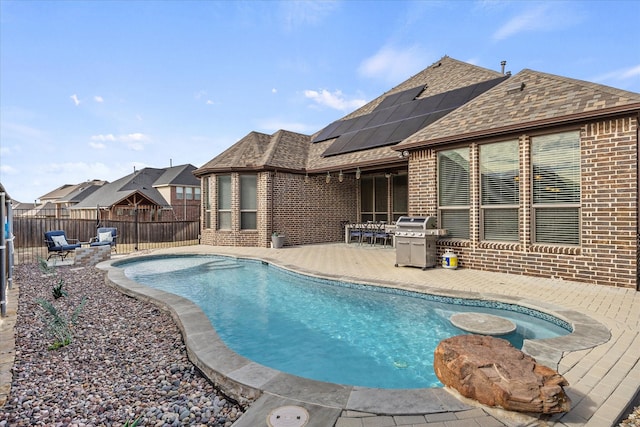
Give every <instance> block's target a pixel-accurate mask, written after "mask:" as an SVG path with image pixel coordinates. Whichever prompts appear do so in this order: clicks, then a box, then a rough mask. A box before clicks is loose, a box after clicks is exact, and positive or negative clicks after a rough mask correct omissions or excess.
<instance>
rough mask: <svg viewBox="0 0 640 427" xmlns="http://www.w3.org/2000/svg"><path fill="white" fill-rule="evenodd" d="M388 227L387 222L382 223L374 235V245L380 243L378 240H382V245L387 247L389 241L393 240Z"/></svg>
mask: <svg viewBox="0 0 640 427" xmlns="http://www.w3.org/2000/svg"><path fill="white" fill-rule="evenodd" d="M386 225H387V222H386V221H381V222H380V224H379V227H378V229H376V231H375V233H374V235H373V241H374V243H378V240H382V243H383V244H384V246H385V247H386V246H387V242H388V241H389V239H391V235H390V234H389V233H388V232H387V230H386Z"/></svg>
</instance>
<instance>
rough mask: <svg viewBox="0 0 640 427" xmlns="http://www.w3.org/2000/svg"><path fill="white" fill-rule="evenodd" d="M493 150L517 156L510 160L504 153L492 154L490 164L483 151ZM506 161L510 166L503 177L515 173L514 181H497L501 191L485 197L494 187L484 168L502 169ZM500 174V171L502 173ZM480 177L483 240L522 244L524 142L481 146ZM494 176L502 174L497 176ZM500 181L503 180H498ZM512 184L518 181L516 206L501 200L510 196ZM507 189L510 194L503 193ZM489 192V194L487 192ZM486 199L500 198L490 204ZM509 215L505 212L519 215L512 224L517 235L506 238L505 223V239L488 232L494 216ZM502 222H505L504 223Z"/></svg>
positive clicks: (503, 142) (503, 235)
mask: <svg viewBox="0 0 640 427" xmlns="http://www.w3.org/2000/svg"><path fill="white" fill-rule="evenodd" d="M489 148H491V149H498V152H499V153H500V154H505V153H509V154H515V155H514V156H511V157H510V158H506V156H505V157H500V154H498V155H496V153H490V154H489V156H491V157H493V159H487V160H488V161H486V162H485V161H483V157H484V154H483V150H484V153H486V152H487V150H488V149H489ZM503 162H508V164H507V165H506V166H507V167H510V168H509V169H508V170H503V171H502V172H503V174H504V175H507V176H508V175H510V174H515V175H514V176H513V177H512V178H511V179H512V180H513V181H506V180H505V179H504V177H503V178H502V180H501V181H499V182H497V185H495V184H494V186H493V187H498V188H497V190H498V191H494V192H491V194H485V188H489V186H490V184H489V183H485V182H486V181H485V179H486V178H485V177H486V176H488V174H486V175H485V173H484V169H485V166H486V165H487V164H488V165H489V166H490V167H497V168H500V167H501V165H500V164H499V163H503ZM498 172H500V171H498ZM478 174H479V198H478V200H479V206H480V218H479V219H480V223H479V226H480V240H483V241H494V242H518V241H519V240H520V206H521V200H520V199H521V198H520V182H521V180H520V142H519V140H518V139H509V140H505V141H498V142H491V143H487V144H481V145H479V146H478ZM494 175H499V173H496V174H494ZM498 179H500V178H498ZM510 182H515V185H514V189H513V192H514V195H515V197H513V199H514V200H512V203H503V202H502V201H501V200H499V199H500V198H501V197H502V196H503V194H504V193H507V196H508V191H509V189H508V184H509V183H510ZM503 188H507V191H506V192H505V191H503ZM486 193H488V191H487V192H486ZM485 196H487V197H490V196H491V197H492V198H493V199H498V200H497V201H496V202H494V203H491V202H488V201H485ZM501 211H502V212H505V211H511V213H512V214H515V217H514V218H513V219H512V220H513V222H512V223H510V224H509V225H510V227H509V229H510V230H515V231H514V232H512V233H514V234H512V235H511V236H509V237H505V236H506V233H504V231H505V230H504V225H503V224H501V227H498V228H501V229H502V231H503V234H502V236H498V235H487V234H488V233H489V232H488V231H487V229H489V228H490V227H488V226H487V221H488V220H489V219H488V217H490V216H493V214H494V213H499V212H501ZM501 222H502V221H501Z"/></svg>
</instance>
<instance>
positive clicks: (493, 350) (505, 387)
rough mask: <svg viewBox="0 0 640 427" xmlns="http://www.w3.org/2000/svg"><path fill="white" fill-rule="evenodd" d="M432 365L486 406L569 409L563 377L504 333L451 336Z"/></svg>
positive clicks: (531, 410)
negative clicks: (497, 336)
mask: <svg viewBox="0 0 640 427" xmlns="http://www.w3.org/2000/svg"><path fill="white" fill-rule="evenodd" d="M433 367H434V370H435V372H436V375H437V376H438V378H439V379H440V381H441V382H442V384H444V385H446V386H448V387H452V388H454V389H456V390H457V391H458V392H459V393H460V394H462V395H463V396H465V397H468V398H470V399H475V400H477V401H478V402H480V403H482V404H484V405H487V406H500V407H502V408H504V409H506V410H509V411H518V412H529V413H542V414H553V413H560V412H567V411H568V410H569V409H570V405H571V400H570V399H569V397H568V396H567V395H566V394H565V392H564V389H563V388H562V387H563V386H566V385H569V383H568V382H567V381H566V380H565V379H564V377H563V376H562V375H560V374H558V372H556V371H554V370H553V369H551V368H548V367H546V366H544V365H539V364H537V363H536V361H535V359H534V358H532V357H531V356H528V355H526V354H524V353H523V352H522V351H520V350H518V349H517V348H515V347H513V346H512V345H511V343H509V341H507V340H504V339H501V338H495V337H490V336H483V335H458V336H455V337H452V338H447V339H445V340H443V341H441V342H440V344H438V347H436V351H435V354H434V361H433Z"/></svg>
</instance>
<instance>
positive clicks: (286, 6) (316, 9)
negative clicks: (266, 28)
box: [280, 0, 339, 30]
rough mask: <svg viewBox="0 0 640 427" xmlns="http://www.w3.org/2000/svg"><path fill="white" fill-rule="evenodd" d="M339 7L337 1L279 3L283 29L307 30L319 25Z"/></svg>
mask: <svg viewBox="0 0 640 427" xmlns="http://www.w3.org/2000/svg"><path fill="white" fill-rule="evenodd" d="M337 7H339V3H338V2H337V1H326V0H321V1H285V2H281V3H280V9H281V14H282V18H283V20H284V22H285V28H286V29H287V30H292V29H294V28H307V27H309V26H317V25H320V24H321V23H322V22H323V21H324V19H325V18H326V17H327V16H328V15H329V14H331V12H333V11H334V10H336V8H337Z"/></svg>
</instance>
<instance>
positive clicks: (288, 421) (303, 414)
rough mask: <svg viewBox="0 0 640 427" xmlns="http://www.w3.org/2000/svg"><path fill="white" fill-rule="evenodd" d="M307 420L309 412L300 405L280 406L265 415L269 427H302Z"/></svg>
mask: <svg viewBox="0 0 640 427" xmlns="http://www.w3.org/2000/svg"><path fill="white" fill-rule="evenodd" d="M308 421H309V413H308V412H307V410H306V409H304V408H303V407H302V406H281V407H279V408H276V409H274V410H273V411H271V412H270V413H269V416H268V417H267V424H268V425H269V427H303V426H305V425H307V422H308Z"/></svg>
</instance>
